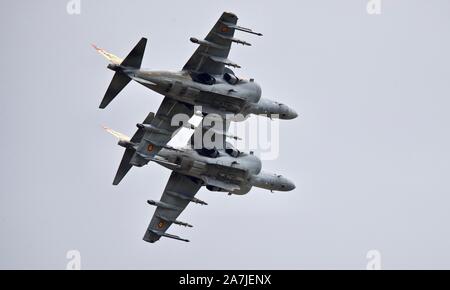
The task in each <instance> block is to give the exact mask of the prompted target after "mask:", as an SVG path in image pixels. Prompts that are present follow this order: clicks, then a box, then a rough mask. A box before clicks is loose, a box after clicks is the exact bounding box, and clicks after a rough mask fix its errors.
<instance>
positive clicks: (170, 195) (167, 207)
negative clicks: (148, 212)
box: [144, 172, 206, 243]
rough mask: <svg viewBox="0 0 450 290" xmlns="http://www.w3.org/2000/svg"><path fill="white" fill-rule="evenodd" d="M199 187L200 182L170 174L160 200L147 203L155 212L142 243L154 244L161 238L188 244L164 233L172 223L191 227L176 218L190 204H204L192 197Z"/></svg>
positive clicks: (180, 175) (184, 176)
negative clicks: (154, 207) (153, 206)
mask: <svg viewBox="0 0 450 290" xmlns="http://www.w3.org/2000/svg"><path fill="white" fill-rule="evenodd" d="M201 186H202V182H201V181H200V180H196V179H193V178H191V177H188V176H186V175H183V174H180V173H177V172H172V175H170V178H169V181H168V182H167V185H166V188H165V189H164V192H163V195H162V197H161V200H160V201H159V202H157V201H152V200H149V201H148V203H149V204H151V205H155V206H156V210H155V213H154V214H153V218H152V220H151V222H150V225H149V226H148V228H147V231H146V232H145V235H144V241H147V242H149V243H154V242H156V241H157V240H159V239H160V237H162V236H163V237H168V238H172V239H177V240H182V241H185V242H188V240H185V239H182V238H180V237H178V236H175V235H171V234H167V233H166V231H167V229H168V228H169V227H170V225H171V224H172V223H175V224H178V225H183V226H189V227H192V226H191V225H189V224H187V223H184V222H180V221H178V220H177V218H178V216H179V215H180V214H181V212H182V211H183V210H184V209H185V208H186V206H187V205H188V204H189V203H190V202H196V203H200V204H206V203H205V202H203V201H201V200H199V199H196V198H195V197H194V196H195V194H196V193H197V191H198V190H199V189H200V187H201Z"/></svg>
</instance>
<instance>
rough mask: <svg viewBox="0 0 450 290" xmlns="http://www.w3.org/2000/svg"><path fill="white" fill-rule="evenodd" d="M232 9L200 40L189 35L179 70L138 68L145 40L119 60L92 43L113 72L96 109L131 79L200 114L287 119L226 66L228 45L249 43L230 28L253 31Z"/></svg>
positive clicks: (288, 114)
mask: <svg viewBox="0 0 450 290" xmlns="http://www.w3.org/2000/svg"><path fill="white" fill-rule="evenodd" d="M237 20H238V18H237V17H236V15H234V14H233V13H227V12H225V13H223V14H222V16H221V17H220V18H219V20H218V21H217V23H216V24H215V25H214V27H213V28H212V30H211V31H210V32H209V33H208V35H207V36H206V38H205V39H203V40H200V39H197V38H193V37H192V38H191V39H190V40H191V42H193V43H196V44H198V45H199V47H198V48H197V50H196V51H195V52H194V54H193V55H192V57H191V58H190V59H189V61H188V62H187V63H186V64H185V66H184V67H183V69H182V70H181V71H179V72H168V71H147V70H142V69H141V63H142V58H143V56H144V51H145V46H146V43H147V39H145V38H142V39H141V40H140V41H139V43H138V44H137V45H136V46H135V47H134V49H133V50H132V51H131V52H130V53H129V54H128V56H127V57H126V58H125V59H121V58H119V57H117V56H115V55H113V54H111V53H108V52H106V51H105V50H103V49H100V48H98V47H96V46H94V48H95V49H96V50H97V51H98V52H99V53H100V54H102V55H103V56H104V57H106V58H107V59H108V60H109V61H110V62H111V63H110V64H109V65H108V68H109V69H111V70H113V71H115V72H116V73H115V74H114V77H113V79H112V81H111V84H110V85H109V87H108V89H107V91H106V93H105V96H104V97H103V100H102V102H101V104H100V108H102V109H103V108H105V107H106V106H107V105H108V104H109V103H110V102H111V101H112V100H113V99H114V98H115V97H116V96H117V95H118V94H119V92H120V91H121V90H122V89H123V88H124V87H125V86H126V85H127V84H128V83H129V82H130V81H131V80H135V81H136V82H138V83H140V84H142V85H144V86H146V87H148V88H149V89H151V90H153V91H155V92H157V93H160V94H162V95H164V96H165V97H166V98H170V99H173V100H176V101H179V102H182V103H184V104H185V105H187V106H201V107H202V112H203V113H206V114H211V113H215V114H219V115H226V114H240V115H243V116H248V115H249V114H258V115H266V116H269V117H272V116H274V117H277V116H278V117H279V118H280V119H293V118H296V117H297V113H296V112H295V111H294V110H293V109H292V108H289V107H288V106H286V105H284V104H281V103H278V102H275V101H272V100H269V99H266V98H263V97H261V87H260V86H259V85H258V84H257V83H256V82H255V81H254V80H253V79H250V80H245V79H242V78H239V77H237V76H236V75H235V73H234V72H233V71H232V70H231V69H229V68H228V67H226V66H231V67H236V68H239V67H240V66H239V65H237V64H235V63H233V62H232V61H230V60H229V59H228V54H229V52H230V48H231V44H232V43H233V42H234V43H238V44H242V45H250V43H248V42H246V41H243V40H240V39H237V38H235V37H234V32H235V31H236V30H239V31H242V32H246V33H250V34H254V35H259V36H261V35H262V34H261V33H257V32H254V31H252V30H251V29H248V28H244V27H241V26H238V25H237Z"/></svg>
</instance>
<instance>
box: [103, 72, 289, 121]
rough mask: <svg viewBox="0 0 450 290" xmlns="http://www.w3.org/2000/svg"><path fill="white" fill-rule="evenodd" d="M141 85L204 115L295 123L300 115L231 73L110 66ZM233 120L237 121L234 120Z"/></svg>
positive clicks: (259, 87) (252, 82) (254, 84)
mask: <svg viewBox="0 0 450 290" xmlns="http://www.w3.org/2000/svg"><path fill="white" fill-rule="evenodd" d="M108 67H109V68H110V69H111V70H114V71H116V72H117V71H120V72H121V73H123V74H125V75H127V76H128V77H129V78H130V79H133V80H135V81H136V82H138V83H140V84H141V85H143V86H145V87H147V88H149V89H151V90H153V91H155V92H157V93H159V94H161V95H164V96H166V97H170V98H172V99H174V100H177V101H180V102H183V103H186V104H190V105H192V106H201V110H202V112H205V113H209V114H211V113H213V114H219V115H229V116H230V118H231V117H232V116H231V115H241V116H242V117H244V118H245V117H247V116H249V115H250V114H256V115H264V116H269V117H272V116H276V117H278V118H280V119H293V118H296V117H297V113H296V112H295V111H294V110H293V109H292V108H289V107H288V106H286V105H284V104H281V103H278V102H275V101H272V100H270V99H267V98H262V97H261V93H262V90H261V86H260V85H259V84H258V83H256V82H255V81H254V80H253V79H250V80H245V79H241V78H238V77H236V76H235V75H234V73H232V71H231V70H227V72H225V73H224V74H223V75H215V76H214V75H209V74H206V73H201V74H196V73H192V72H186V71H179V72H170V71H147V70H142V69H135V68H129V67H122V66H120V65H109V66H108ZM233 120H237V119H236V118H234V119H233Z"/></svg>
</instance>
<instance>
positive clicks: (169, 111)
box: [134, 97, 194, 165]
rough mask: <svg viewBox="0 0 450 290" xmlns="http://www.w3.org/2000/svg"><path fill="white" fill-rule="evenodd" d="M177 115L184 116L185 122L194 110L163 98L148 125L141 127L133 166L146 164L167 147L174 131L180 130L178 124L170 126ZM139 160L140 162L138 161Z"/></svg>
mask: <svg viewBox="0 0 450 290" xmlns="http://www.w3.org/2000/svg"><path fill="white" fill-rule="evenodd" d="M177 114H183V115H185V117H186V118H187V119H184V122H187V121H188V120H189V118H190V117H192V115H193V114H194V109H193V108H192V107H191V106H190V105H187V104H184V103H181V102H178V101H176V100H173V99H171V98H168V97H165V98H164V100H163V101H162V103H161V106H160V107H159V109H158V111H157V112H156V115H155V116H154V118H153V119H152V121H151V122H150V124H149V125H147V126H141V127H142V128H143V130H144V134H143V136H142V140H141V142H140V143H139V145H138V148H137V150H136V153H137V155H138V156H137V157H136V158H135V160H134V163H135V164H136V163H138V164H139V163H142V162H144V164H145V163H147V162H148V159H151V158H152V157H154V156H155V155H156V154H157V153H158V152H159V150H161V149H162V148H164V147H167V143H168V142H169V141H170V140H171V139H172V136H173V134H174V133H175V131H176V130H177V129H179V128H180V124H174V126H172V124H171V122H172V118H173V117H174V116H175V115H177ZM186 125H187V124H186ZM139 158H141V159H142V160H141V161H139V160H138V159H139ZM142 165H143V164H142Z"/></svg>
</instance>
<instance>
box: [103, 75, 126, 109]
mask: <svg viewBox="0 0 450 290" xmlns="http://www.w3.org/2000/svg"><path fill="white" fill-rule="evenodd" d="M130 81H131V79H130V78H129V77H128V76H127V75H125V74H124V73H122V72H120V71H118V72H116V73H115V74H114V76H113V79H112V81H111V83H110V84H109V87H108V89H107V90H106V93H105V96H104V97H103V100H102V102H101V104H100V107H99V108H100V109H104V108H106V106H108V105H109V103H111V101H112V100H113V99H114V98H115V97H116V96H117V95H118V94H119V93H120V91H122V89H123V88H124V87H125V86H126V85H128V83H129V82H130Z"/></svg>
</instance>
